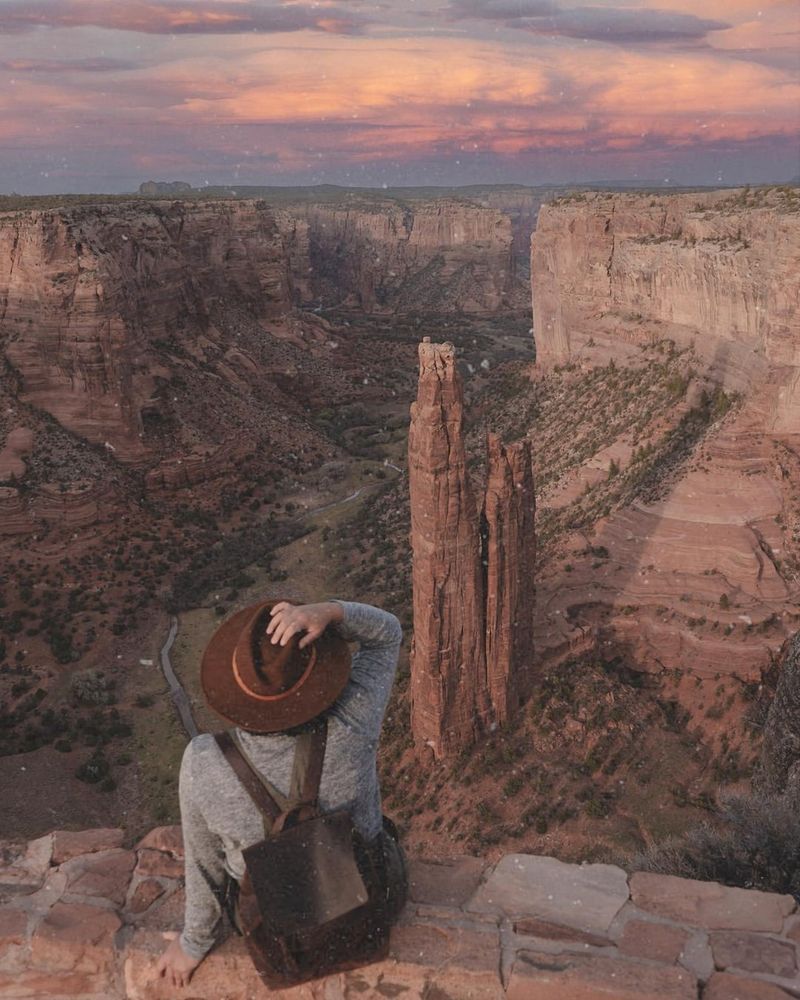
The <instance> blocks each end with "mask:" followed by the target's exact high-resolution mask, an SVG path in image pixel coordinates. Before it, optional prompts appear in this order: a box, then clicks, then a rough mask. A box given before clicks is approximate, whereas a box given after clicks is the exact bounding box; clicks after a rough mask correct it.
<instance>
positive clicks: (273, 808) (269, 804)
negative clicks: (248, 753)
mask: <svg viewBox="0 0 800 1000" xmlns="http://www.w3.org/2000/svg"><path fill="white" fill-rule="evenodd" d="M214 739H215V740H216V742H217V746H218V747H219V748H220V750H221V751H222V755H223V757H224V758H225V760H226V761H227V762H228V763H229V764H230V766H231V768H232V769H233V773H234V774H235V775H236V777H237V778H238V779H239V781H241V783H242V785H243V787H244V790H245V791H246V792H247V794H248V795H249V796H250V798H251V799H252V800H253V802H254V803H255V805H256V807H257V809H258V811H259V812H260V813H261V814H262V815H263V816H264V817H265V818H266V819H268V820H269V821H270V824H272V823H274V822H275V820H276V819H277V818H278V816H280V815H281V813H282V812H283V809H281V807H280V805H279V804H278V803H277V802H276V801H275V799H274V798H273V796H272V795H271V793H270V792H269V791H268V790H267V788H266V786H265V784H264V781H263V779H262V778H261V776H260V775H259V774H258V773H257V772H256V770H255V769H254V768H253V766H252V765H251V764H250V762H249V761H248V760H247V758H246V757H245V756H244V754H243V753H242V751H241V749H240V748H239V746H238V745H237V743H236V742H235V740H234V739H233V737H232V736H231V734H230V733H229V732H227V731H226V732H224V733H215V734H214Z"/></svg>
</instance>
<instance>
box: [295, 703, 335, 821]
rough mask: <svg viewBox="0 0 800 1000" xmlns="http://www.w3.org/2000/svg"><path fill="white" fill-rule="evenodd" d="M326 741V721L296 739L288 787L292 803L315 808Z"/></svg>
mask: <svg viewBox="0 0 800 1000" xmlns="http://www.w3.org/2000/svg"><path fill="white" fill-rule="evenodd" d="M327 741H328V720H327V719H323V720H322V722H321V724H320V725H319V726H318V727H317V728H315V729H312V730H311V732H308V733H301V734H300V735H299V736H298V737H297V738H296V742H295V750H294V761H293V763H292V783H291V785H290V787H289V798H290V799H291V800H292V802H294V803H298V804H301V805H310V806H313V807H316V804H317V798H318V797H319V783H320V781H321V780H322V765H323V764H324V763H325V746H326V744H327Z"/></svg>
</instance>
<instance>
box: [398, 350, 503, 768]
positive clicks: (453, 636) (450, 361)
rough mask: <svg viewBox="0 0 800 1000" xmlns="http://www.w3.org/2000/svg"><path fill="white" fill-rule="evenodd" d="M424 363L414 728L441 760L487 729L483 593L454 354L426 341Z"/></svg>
mask: <svg viewBox="0 0 800 1000" xmlns="http://www.w3.org/2000/svg"><path fill="white" fill-rule="evenodd" d="M419 363H420V371H419V389H418V393H417V401H416V402H415V403H412V404H411V426H410V429H409V435H408V487H409V494H410V499H411V547H412V551H413V575H412V580H413V595H414V596H413V600H414V637H413V645H412V650H411V728H412V730H413V733H414V738H415V740H416V741H417V743H418V744H420V745H423V744H424V745H428V746H430V747H431V748H432V749H433V751H434V753H435V754H436V756H437V757H438V756H441V755H447V754H451V753H454V752H457V751H458V750H460V749H461V748H462V747H464V746H467V745H468V744H470V743H471V742H472V741H473V740H474V739H475V737H476V736H477V735H478V733H479V732H480V731H481V728H482V726H483V725H484V724H485V723H486V721H487V713H488V708H489V698H488V695H489V692H488V690H487V684H486V666H485V664H486V654H485V639H484V587H483V575H482V572H481V545H480V537H479V534H478V510H477V506H476V503H475V498H474V495H473V491H472V486H471V484H470V480H469V475H468V473H467V467H466V455H465V452H464V438H463V411H464V398H463V389H462V385H461V378H460V376H459V374H458V372H457V370H456V366H455V350H454V348H453V345H452V344H431V343H430V342H429V340H428V339H426V341H425V342H424V343H422V344H420V346H419Z"/></svg>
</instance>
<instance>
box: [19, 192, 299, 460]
mask: <svg viewBox="0 0 800 1000" xmlns="http://www.w3.org/2000/svg"><path fill="white" fill-rule="evenodd" d="M288 236H289V237H291V238H290V239H289V244H291V242H292V240H293V239H294V234H293V233H289V234H288ZM290 249H291V247H290V246H287V244H286V242H285V240H284V235H283V233H282V231H281V228H280V226H279V224H278V221H277V220H276V218H275V216H274V215H273V213H272V212H271V211H270V210H269V209H268V207H267V206H266V205H264V203H262V202H241V203H235V204H229V203H221V202H209V203H202V202H200V203H193V204H182V203H179V202H175V203H169V204H157V203H156V204H154V203H152V202H136V201H131V202H128V203H122V204H115V205H108V206H103V205H99V206H98V205H94V206H88V207H77V208H62V209H58V210H53V211H32V212H17V213H12V212H8V213H5V214H4V215H2V216H0V334H2V345H3V347H4V350H5V354H6V357H7V358H8V360H9V362H10V363H11V365H12V366H13V368H14V369H15V370H16V372H17V373H18V374H19V376H20V378H21V393H20V398H21V399H22V400H24V401H25V402H28V403H32V404H33V405H35V406H37V407H40V408H41V409H43V410H46V411H47V412H49V413H50V414H52V416H54V417H55V418H56V419H57V420H58V421H59V422H60V423H62V424H63V425H64V426H65V427H67V428H68V429H69V430H71V431H73V432H74V433H76V434H78V435H80V436H81V437H84V438H86V439H88V440H89V441H92V442H94V443H98V444H104V443H105V442H108V444H109V445H110V446H111V447H112V448H113V449H114V451H115V454H116V457H117V458H118V459H120V460H121V461H126V462H136V461H141V460H144V459H146V458H147V457H148V455H149V449H148V447H147V444H146V443H145V442H144V441H143V438H144V436H145V435H144V431H145V423H146V422H147V421H148V420H150V421H155V420H160V419H164V418H165V417H166V416H167V415H168V407H167V406H165V399H164V398H162V397H163V393H159V392H158V391H157V384H156V381H155V379H156V376H157V375H159V374H163V375H169V374H170V373H169V372H168V371H162V370H161V365H159V363H158V359H157V356H155V355H154V353H153V348H154V346H157V345H156V342H161V343H162V344H163V343H167V344H169V343H175V344H176V346H177V347H180V343H181V341H184V340H186V341H187V345H186V348H185V351H189V352H190V353H191V352H192V351H194V352H196V351H197V350H198V347H197V346H196V345H195V344H193V343H192V342H193V341H196V340H198V339H199V338H200V337H201V336H208V337H210V339H211V340H212V341H213V339H214V330H213V327H212V325H211V322H210V319H209V309H210V307H211V305H212V304H213V302H214V301H215V300H216V299H217V298H219V297H220V296H233V297H235V298H238V299H239V300H242V301H245V302H247V304H248V305H249V306H250V308H251V309H252V310H253V312H254V313H255V314H256V315H258V316H260V317H263V318H265V319H266V318H269V317H274V316H276V315H279V314H280V313H282V312H285V311H286V310H287V309H288V308H289V307H290V305H291V303H292V297H293V291H292V280H291V268H290V256H291V254H290ZM200 350H201V352H202V349H200Z"/></svg>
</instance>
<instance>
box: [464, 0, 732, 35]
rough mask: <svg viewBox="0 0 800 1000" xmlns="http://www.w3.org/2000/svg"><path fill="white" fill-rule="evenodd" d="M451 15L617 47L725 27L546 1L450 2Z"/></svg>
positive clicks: (676, 15)
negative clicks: (491, 21) (616, 45)
mask: <svg viewBox="0 0 800 1000" xmlns="http://www.w3.org/2000/svg"><path fill="white" fill-rule="evenodd" d="M449 12H450V14H451V15H452V16H453V17H456V18H458V17H467V18H483V19H487V20H500V21H503V22H504V23H505V24H507V25H509V26H511V27H515V28H519V29H521V30H523V31H529V32H532V33H533V34H537V35H563V36H565V37H568V38H580V39H587V40H593V41H599V42H611V43H614V44H618V45H624V44H628V43H638V44H647V43H658V42H690V41H695V40H698V39H702V38H705V36H706V35H707V34H708V33H709V32H710V31H719V30H721V29H724V28H729V27H730V24H729V23H728V22H726V21H717V20H709V19H707V18H701V17H696V16H695V15H694V14H684V13H680V12H676V11H669V10H647V9H641V8H631V7H571V8H564V9H559V7H558V6H557V5H556V4H555V3H550V2H549V0H520V2H519V3H513V2H509V0H452V3H451V5H450V8H449Z"/></svg>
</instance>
